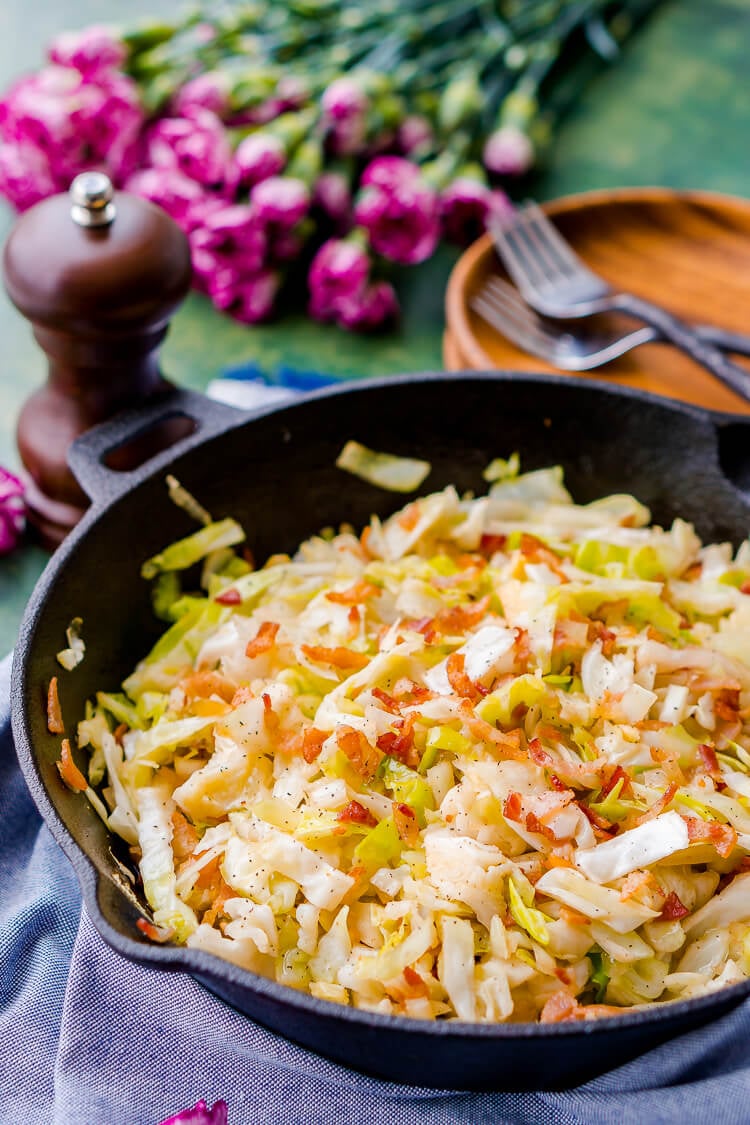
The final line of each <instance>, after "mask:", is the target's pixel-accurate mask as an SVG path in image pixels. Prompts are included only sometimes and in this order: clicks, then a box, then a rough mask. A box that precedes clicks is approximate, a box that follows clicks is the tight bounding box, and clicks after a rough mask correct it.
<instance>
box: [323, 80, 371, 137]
mask: <svg viewBox="0 0 750 1125" xmlns="http://www.w3.org/2000/svg"><path fill="white" fill-rule="evenodd" d="M320 105H321V108H322V110H323V121H324V124H325V126H326V128H327V130H328V137H329V142H330V146H331V148H332V149H333V151H334V152H337V153H339V154H341V155H346V154H350V153H355V152H357V151H358V150H359V149H360V148H361V147H362V145H363V143H364V140H365V137H366V136H367V111H368V109H369V100H368V98H367V95H366V94H365V93H364V91H363V90H362V88H361V87H360V86H359V85H358V83H357V82H355V81H354V79H353V78H348V77H346V76H344V77H343V78H337V79H336V80H335V81H334V82H332V83H331V84H330V86H327V87H326V89H325V90H324V91H323V94H322V97H321V99H320Z"/></svg>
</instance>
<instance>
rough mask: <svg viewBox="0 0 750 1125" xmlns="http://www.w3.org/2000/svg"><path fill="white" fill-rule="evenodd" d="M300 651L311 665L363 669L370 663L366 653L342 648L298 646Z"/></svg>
mask: <svg viewBox="0 0 750 1125" xmlns="http://www.w3.org/2000/svg"><path fill="white" fill-rule="evenodd" d="M300 649H301V650H302V652H303V653H304V654H305V656H306V657H307V659H308V660H312V662H313V664H330V665H332V666H333V667H334V668H344V669H348V668H353V669H357V668H364V667H365V665H366V664H369V662H370V657H369V656H367V655H366V653H364V652H353V651H352V650H351V649H350V648H344V647H343V646H338V647H336V648H325V647H324V646H323V645H300Z"/></svg>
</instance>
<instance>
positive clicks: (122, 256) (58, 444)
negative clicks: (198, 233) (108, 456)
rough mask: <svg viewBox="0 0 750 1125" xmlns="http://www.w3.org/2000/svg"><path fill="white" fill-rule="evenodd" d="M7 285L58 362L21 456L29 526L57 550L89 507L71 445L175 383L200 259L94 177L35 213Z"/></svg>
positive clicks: (22, 423)
mask: <svg viewBox="0 0 750 1125" xmlns="http://www.w3.org/2000/svg"><path fill="white" fill-rule="evenodd" d="M3 273H4V280H5V286H6V289H7V291H8V294H9V296H10V299H11V300H12V301H13V303H14V305H15V306H16V307H17V308H18V309H19V311H20V312H21V313H22V314H23V315H24V316H25V317H26V318H27V319H28V320H30V321H31V324H32V328H33V333H34V337H35V339H36V340H37V342H38V343H39V344H40V346H41V347H42V349H43V351H44V352H45V353H46V356H47V361H48V378H47V382H46V384H45V385H44V386H43V387H41V388H40V389H39V390H37V391H35V392H34V393H33V394H32V395H31V396H30V398H29V399H28V400H27V401H26V403H25V404H24V406H23V409H22V410H21V414H20V416H19V420H18V427H17V440H18V449H19V453H20V455H21V460H22V462H23V465H24V468H25V470H26V475H27V506H28V511H29V520H30V523H31V524H32V525H33V527H34V529H35V530H36V532H37V536H38V537H39V538H40V539H41V540H42V542H43V543H44V544H45V545H46V546H48V547H54V546H57V544H58V543H60V542H61V540H62V539H63V538H64V536H65V535H66V534H67V532H68V531H69V530H70V529H71V527H73V526H74V524H75V523H77V522H78V520H79V519H80V518H81V516H82V515H83V512H84V510H85V509H86V507H87V506H88V498H87V497H86V495H85V493H84V492H83V491H82V489H81V488H80V486H79V485H78V483H77V481H76V480H75V478H74V477H73V474H72V473H71V472H70V470H69V468H68V463H67V451H68V448H69V446H70V443H71V442H72V441H73V440H74V439H75V438H76V437H78V436H79V435H80V434H82V433H83V432H84V431H85V430H87V429H89V428H90V427H91V426H93V425H96V424H97V423H98V422H102V421H104V420H105V419H107V418H109V417H110V416H111V415H113V414H115V413H117V411H119V410H121V409H123V408H125V407H131V406H136V405H138V403H140V402H142V401H143V399H144V398H147V397H149V396H151V395H155V394H160V393H164V392H165V391H167V390H168V389H169V384H168V383H167V382H166V380H165V379H164V378H163V376H162V374H161V371H160V369H159V363H158V354H157V353H158V348H159V345H160V344H161V342H162V340H163V339H164V336H165V335H166V333H167V329H168V326H169V318H170V317H171V316H172V314H173V313H174V311H175V309H176V308H177V307H178V306H179V304H180V303H181V302H182V300H183V299H184V297H185V295H186V294H187V291H188V289H189V287H190V280H191V267H190V249H189V246H188V242H187V239H186V237H185V235H184V234H183V233H182V231H181V230H180V228H179V227H178V226H177V225H176V224H175V223H174V222H173V220H172V219H171V218H170V217H169V216H168V215H167V214H166V213H165V212H164V211H162V210H161V209H160V208H158V207H156V206H154V204H152V203H149V202H147V201H146V200H144V199H139V198H138V197H136V196H133V195H129V194H127V193H126V192H120V191H115V190H114V189H113V187H112V183H111V182H110V180H109V178H108V177H107V176H106V175H104V174H103V173H102V172H84V173H82V174H81V175H79V176H77V177H76V178H75V180H74V181H73V183H72V185H71V188H70V191H69V193H67V194H65V193H63V194H60V195H55V196H52V197H50V198H49V199H45V200H43V201H42V202H41V203H38V204H36V206H34V207H32V208H30V210H28V211H27V212H25V213H24V214H23V215H22V216H21V217H20V219H19V220H18V221H17V223H16V225H15V226H14V228H13V230H12V231H11V234H10V236H9V238H8V241H7V243H6V246H5V251H4V255H3Z"/></svg>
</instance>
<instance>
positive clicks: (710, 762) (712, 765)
mask: <svg viewBox="0 0 750 1125" xmlns="http://www.w3.org/2000/svg"><path fill="white" fill-rule="evenodd" d="M698 756H699V757H700V760H701V761H702V762H703V772H704V773H707V774H708V775H709V776H710V777H712V778H713V779H714V781H719V782H722V783H723V780H724V779H723V777H722V776H721V770H720V768H719V759H718V758H717V757H716V751H715V750H714V748H713V746H709V745H708V743H706V742H703V743H701V745H700V746H699V747H698Z"/></svg>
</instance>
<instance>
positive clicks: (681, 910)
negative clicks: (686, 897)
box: [659, 891, 690, 922]
mask: <svg viewBox="0 0 750 1125" xmlns="http://www.w3.org/2000/svg"><path fill="white" fill-rule="evenodd" d="M689 913H690V911H689V910H688V908H687V907H686V906H685V905H684V903H682V902H680V900H679V898H678V897H677V892H676V891H670V892H669V894H668V895H667V897H666V898H665V900H664V906H663V907H662V908H661V914H660V915H659V918H660V920H661V921H662V922H673V921H675V919H678V918H684V917H685V915H686V914H689Z"/></svg>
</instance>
